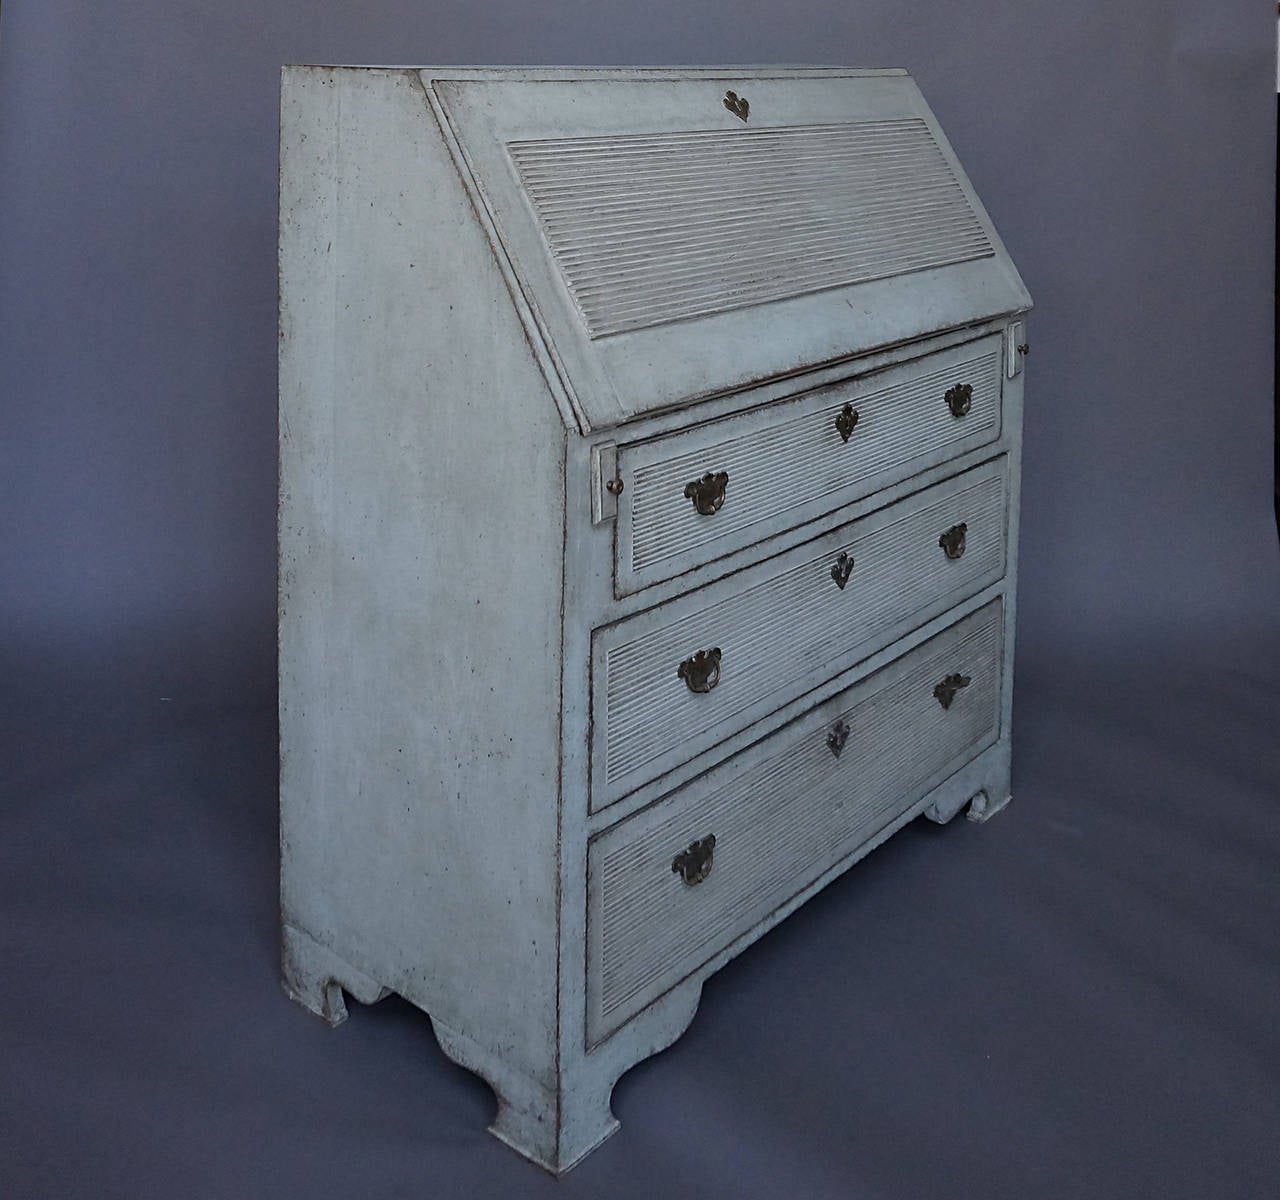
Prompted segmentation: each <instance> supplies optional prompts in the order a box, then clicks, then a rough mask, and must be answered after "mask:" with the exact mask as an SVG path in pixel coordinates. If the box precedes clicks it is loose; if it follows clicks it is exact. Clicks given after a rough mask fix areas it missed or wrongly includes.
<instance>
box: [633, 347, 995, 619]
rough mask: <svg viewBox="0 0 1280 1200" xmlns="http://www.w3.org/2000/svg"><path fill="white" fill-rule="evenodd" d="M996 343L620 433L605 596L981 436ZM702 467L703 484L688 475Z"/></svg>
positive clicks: (751, 538)
mask: <svg viewBox="0 0 1280 1200" xmlns="http://www.w3.org/2000/svg"><path fill="white" fill-rule="evenodd" d="M1001 342H1002V338H1001V337H1000V335H998V334H995V335H992V336H991V337H986V338H982V339H980V340H978V341H974V342H969V343H966V344H965V345H963V346H957V347H954V348H953V349H951V350H944V351H942V352H940V353H938V354H932V355H929V356H928V357H927V358H921V359H917V360H915V361H914V362H910V363H906V364H904V365H902V366H898V367H893V368H890V369H888V370H884V371H879V372H876V373H875V374H872V375H867V376H863V377H862V378H860V379H853V380H847V381H845V382H843V383H839V384H836V385H834V386H832V387H826V388H820V389H819V390H817V391H815V392H811V393H809V394H807V395H805V396H801V397H799V398H797V399H795V400H790V401H786V402H784V403H780V404H772V405H769V406H767V407H765V408H760V409H756V410H755V411H753V412H747V413H742V414H739V415H738V416H735V417H729V418H726V419H725V420H722V421H712V422H710V423H708V424H706V425H702V426H699V427H698V428H696V429H692V430H687V431H684V432H681V433H676V434H670V435H668V436H666V437H659V438H654V439H652V440H650V441H647V442H633V443H631V444H629V445H627V444H624V445H622V446H620V447H619V448H618V472H619V475H620V476H621V478H622V480H623V484H624V486H623V491H622V495H621V496H620V497H619V499H618V527H617V537H616V539H615V542H614V579H615V585H616V591H617V593H618V595H626V594H628V593H630V592H634V591H637V590H639V589H640V588H643V587H647V586H648V585H649V584H651V583H657V582H659V581H660V580H663V579H670V578H672V577H673V576H675V575H680V574H682V573H683V572H685V571H688V570H691V569H693V568H694V567H698V566H701V565H702V564H703V563H707V562H711V561H712V560H714V559H717V558H720V557H721V556H723V555H725V554H730V553H732V552H733V551H735V550H741V549H742V548H743V547H744V546H749V545H751V544H752V543H753V542H756V541H759V540H760V539H761V538H764V537H768V536H769V535H771V534H774V533H778V532H780V531H781V530H784V529H790V528H792V527H793V526H796V525H799V524H802V523H803V522H805V521H808V520H812V519H814V518H815V517H820V516H822V515H824V514H825V513H828V512H832V511H834V510H835V509H837V508H839V507H841V506H842V505H845V504H848V503H850V502H851V501H853V500H856V499H857V498H858V497H859V496H864V495H867V494H869V493H871V492H874V491H878V490H879V489H881V488H885V487H889V486H890V485H892V484H894V483H898V482H900V481H901V480H904V479H909V478H910V477H911V476H912V475H915V474H918V473H919V472H921V471H925V470H928V469H929V468H931V467H935V466H938V465H939V464H941V463H943V462H946V461H947V460H949V459H952V458H955V457H957V456H958V455H961V454H965V453H967V452H968V451H970V450H975V449H977V448H978V447H980V446H983V445H986V444H987V443H988V442H993V441H995V440H996V439H997V438H998V437H999V436H1000V395H1001V393H1000V384H1001V373H1000V367H1001ZM949 398H950V403H949ZM952 404H954V405H955V410H954V411H953V408H952ZM846 409H847V410H848V412H847V413H846V411H845V410H846ZM846 435H847V436H846ZM708 475H709V476H711V477H712V479H711V481H710V482H709V483H708V485H707V488H706V490H705V491H704V492H702V493H699V491H698V489H697V487H691V485H695V484H699V483H700V481H701V480H702V479H703V477H704V476H708ZM722 476H723V477H727V478H724V479H723V481H722V479H721V477H722ZM721 482H723V490H722V491H721V487H720V484H721ZM687 491H691V492H693V495H691V496H690V495H687V494H686V492H687ZM699 502H701V509H702V511H699Z"/></svg>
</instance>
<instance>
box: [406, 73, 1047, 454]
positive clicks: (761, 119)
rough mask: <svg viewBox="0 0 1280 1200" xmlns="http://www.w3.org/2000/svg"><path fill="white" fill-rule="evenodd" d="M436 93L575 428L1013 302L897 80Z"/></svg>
mask: <svg viewBox="0 0 1280 1200" xmlns="http://www.w3.org/2000/svg"><path fill="white" fill-rule="evenodd" d="M432 83H433V86H434V88H435V89H436V93H437V95H438V96H439V100H440V104H441V108H442V111H443V113H444V115H445V117H446V119H447V121H448V122H449V124H450V127H451V128H452V130H453V131H454V132H455V133H456V135H457V138H458V142H459V146H460V150H461V154H462V155H463V157H464V159H465V164H466V168H467V170H468V171H469V172H470V173H471V174H472V177H473V178H474V180H475V183H476V186H477V190H478V193H479V195H480V197H481V199H482V201H483V203H484V205H485V207H486V208H487V210H488V213H489V215H490V216H491V217H492V218H493V225H494V229H495V231H496V233H497V236H498V241H499V244H500V251H501V254H502V258H503V261H505V262H508V263H509V264H510V266H511V268H512V270H513V273H514V277H515V280H516V282H517V284H518V287H519V291H520V293H521V295H522V297H523V299H524V301H525V302H527V304H528V313H527V316H528V320H529V321H530V323H531V324H532V325H533V326H534V327H536V328H537V330H538V332H539V334H540V335H545V336H546V337H547V338H548V339H549V342H550V344H551V345H552V346H553V347H554V364H553V365H554V370H555V372H556V374H557V375H558V377H559V379H560V381H561V382H562V383H563V384H564V385H565V389H566V395H567V398H568V400H569V403H570V404H571V405H572V406H573V407H574V411H575V413H576V414H577V415H578V418H579V420H580V421H581V423H582V425H583V427H584V428H587V429H601V428H606V427H612V426H615V425H618V424H620V423H622V422H625V421H627V420H629V419H631V418H634V417H640V416H643V415H644V414H646V413H652V412H657V411H660V410H663V409H670V408H673V407H675V406H678V405H680V404H682V403H685V402H688V401H690V400H693V399H699V398H706V397H711V396H722V395H725V394H727V393H732V392H735V391H737V390H738V389H743V388H749V387H750V386H752V385H753V384H756V383H759V382H762V381H767V380H772V379H776V378H778V377H780V376H786V375H792V374H795V373H796V372H799V371H804V370H806V369H809V368H812V367H814V366H817V365H820V364H829V363H835V362H843V361H846V360H849V359H852V358H855V357H857V356H858V355H861V354H865V353H867V352H868V351H871V350H875V349H878V348H883V347H887V346H893V345H897V344H899V343H902V342H906V341H910V340H912V339H915V338H919V337H922V336H925V335H928V334H931V333H937V332H940V331H943V330H947V329H954V328H960V327H963V326H965V325H970V324H973V323H974V322H976V321H980V320H982V319H984V318H987V317H989V316H990V315H991V314H993V313H997V312H1011V311H1016V310H1018V309H1021V308H1023V307H1025V306H1026V300H1027V297H1026V292H1025V289H1024V288H1023V287H1022V282H1021V280H1020V279H1018V276H1017V272H1016V271H1015V270H1014V269H1013V265H1012V263H1011V262H1010V261H1009V259H1008V256H1007V254H1006V253H1005V251H1004V249H1003V247H1002V246H1001V245H1000V239H999V237H998V236H997V234H996V232H995V230H994V229H993V228H992V226H991V223H990V221H989V219H988V218H987V215H986V214H985V212H983V209H982V205H981V203H980V202H979V201H978V199H977V197H976V196H975V195H974V193H973V190H972V188H971V187H970V186H969V183H968V181H967V180H966V179H965V176H964V172H963V170H962V169H961V168H960V166H959V164H958V163H957V161H956V159H955V156H954V155H953V154H952V152H951V149H950V147H949V146H948V145H947V142H946V139H945V138H944V137H943V135H942V133H941V132H940V131H939V129H938V127H937V125H936V124H935V123H934V121H933V119H932V116H931V115H930V113H929V111H928V109H927V107H926V106H925V104H924V102H923V100H922V98H921V96H920V93H919V92H918V90H917V89H916V87H915V84H914V83H912V81H911V80H910V79H908V78H907V77H906V76H905V75H902V74H900V73H895V72H873V73H870V74H858V73H842V72H840V71H829V72H827V71H822V72H811V73H805V74H802V75H796V74H792V75H787V74H785V73H781V72H780V73H776V74H773V73H770V72H764V73H755V74H751V75H750V76H749V77H748V78H745V79H741V80H735V79H733V78H732V77H731V76H725V75H722V76H719V77H715V78H688V77H686V78H672V77H662V78H659V77H653V78H648V79H631V80H625V81H605V80H601V79H585V80H580V81H575V82H573V83H570V82H569V81H565V80H555V79H547V80H523V81H518V82H515V83H513V84H511V85H510V86H505V87H499V86H497V85H495V84H493V83H491V82H488V81H483V80H474V79H447V78H438V77H433V79H432ZM747 403H749V401H747Z"/></svg>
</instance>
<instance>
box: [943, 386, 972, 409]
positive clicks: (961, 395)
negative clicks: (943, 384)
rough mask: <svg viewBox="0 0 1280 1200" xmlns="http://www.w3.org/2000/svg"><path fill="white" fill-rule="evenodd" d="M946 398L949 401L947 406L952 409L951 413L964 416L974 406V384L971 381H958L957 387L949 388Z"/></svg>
mask: <svg viewBox="0 0 1280 1200" xmlns="http://www.w3.org/2000/svg"><path fill="white" fill-rule="evenodd" d="M944 398H945V400H946V402H947V407H948V408H949V409H950V410H951V415H952V416H953V417H963V416H964V415H965V413H967V412H968V411H969V409H970V408H972V407H973V385H972V384H970V383H957V384H956V385H955V387H951V388H947V394H946V396H945V397H944Z"/></svg>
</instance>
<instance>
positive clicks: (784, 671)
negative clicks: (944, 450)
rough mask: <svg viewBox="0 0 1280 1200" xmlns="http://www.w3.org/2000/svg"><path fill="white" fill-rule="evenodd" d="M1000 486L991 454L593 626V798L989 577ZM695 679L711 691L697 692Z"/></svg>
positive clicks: (999, 468)
mask: <svg viewBox="0 0 1280 1200" xmlns="http://www.w3.org/2000/svg"><path fill="white" fill-rule="evenodd" d="M1006 488H1007V460H1006V459H1005V458H1004V457H1001V458H998V459H994V460H993V461H991V462H989V463H985V464H983V465H982V466H980V467H976V468H974V469H973V470H971V471H966V472H964V473H963V474H961V475H957V476H955V477H954V478H952V479H948V480H945V481H944V482H942V483H940V484H936V485H935V486H934V487H932V488H929V489H926V490H925V491H923V492H919V493H917V494H916V495H914V496H909V497H907V498H906V499H905V500H901V501H899V502H898V503H897V504H893V505H890V506H889V507H887V508H885V509H882V510H881V511H880V512H877V513H872V514H871V515H869V516H866V517H863V518H861V519H859V520H857V521H852V522H850V523H848V524H846V525H843V526H840V527H839V528H837V529H835V530H833V531H832V532H831V533H829V534H826V535H825V536H823V537H821V538H818V539H816V540H815V541H812V542H808V543H805V544H804V545H802V546H799V547H796V548H795V549H794V550H791V551H788V552H787V553H786V554H781V555H778V556H777V557H776V558H773V559H770V560H768V561H767V562H765V563H761V564H759V565H758V566H756V567H753V568H751V569H750V570H748V571H743V572H740V573H739V574H737V575H733V576H730V577H729V578H728V579H724V580H721V581H719V582H717V583H715V584H711V585H709V586H707V587H705V588H702V589H699V590H698V591H696V592H693V593H690V594H689V595H687V596H683V597H681V598H679V599H678V600H674V601H672V602H670V603H668V604H664V605H662V606H661V607H660V608H657V609H654V610H651V611H649V612H646V613H641V614H639V615H637V616H635V617H632V618H630V619H628V620H626V621H622V622H620V623H619V624H617V625H614V626H611V627H608V628H606V629H602V630H598V631H597V632H596V634H595V636H594V638H593V644H592V676H593V696H592V711H593V718H594V720H593V729H594V731H595V744H594V745H593V748H592V761H593V781H592V784H593V786H592V798H591V806H592V809H593V810H596V809H599V808H602V807H604V806H605V805H606V804H610V803H613V802H614V801H616V800H618V799H620V798H621V797H622V796H623V795H625V794H626V793H627V792H629V791H632V790H634V789H635V788H637V787H639V786H640V785H641V784H643V783H647V782H648V781H649V780H651V779H655V778H657V777H658V776H659V775H661V774H663V773H664V772H666V771H668V770H670V769H671V768H673V767H675V766H677V765H679V764H680V763H682V762H687V761H688V760H689V759H691V758H693V757H694V756H695V755H696V754H699V753H701V752H702V751H704V750H707V749H709V748H711V747H712V746H714V745H715V744H716V743H717V742H720V741H722V740H723V739H724V738H726V737H728V736H730V735H731V734H733V733H735V732H737V731H738V730H740V729H744V728H746V726H747V725H749V724H751V723H752V722H753V721H755V720H758V719H759V718H760V717H762V716H764V715H766V714H767V713H769V712H772V711H773V710H775V709H777V708H779V707H781V706H782V705H783V704H786V703H789V702H790V701H792V700H794V699H795V698H796V697H797V696H800V695H803V694H804V692H805V691H807V690H809V689H810V688H812V687H816V686H818V685H819V684H820V683H822V682H824V681H825V680H827V679H830V678H831V677H832V676H833V675H836V674H838V673H839V672H840V671H842V670H845V669H847V668H848V667H851V666H852V665H853V664H854V663H856V662H858V661H859V659H862V658H865V657H867V655H869V654H872V653H874V652H875V651H876V650H878V649H880V648H881V647H882V646H885V645H888V644H889V642H890V641H892V640H893V639H894V638H895V637H900V636H902V634H904V633H906V632H908V631H909V630H911V629H913V628H915V627H916V626H918V625H920V624H921V623H923V622H924V621H926V620H928V619H930V618H931V617H933V616H936V615H937V614H938V613H941V612H943V611H945V610H946V609H947V608H948V607H950V606H951V605H952V604H954V603H956V602H957V601H958V600H960V599H962V598H963V597H965V596H968V595H973V594H975V593H976V592H978V591H979V590H981V589H982V588H983V587H986V586H987V585H988V584H990V583H993V582H994V581H995V580H997V579H999V578H1000V576H1001V575H1002V574H1003V573H1004V564H1005V525H1006V522H1005V493H1006ZM961 524H964V525H965V527H966V528H965V532H964V548H963V551H962V552H961V554H960V557H958V558H952V557H949V556H948V553H947V551H946V550H945V549H943V548H942V546H941V545H940V544H939V543H940V539H941V537H942V535H943V534H945V533H946V532H947V531H948V530H950V529H953V528H958V526H959V525H961ZM956 549H957V547H953V552H954V551H955V550H956ZM841 555H845V556H846V557H845V558H843V559H842V558H841ZM850 560H851V563H852V565H850ZM840 571H845V572H847V574H845V578H844V585H843V587H841V586H840V585H839V584H838V582H837V580H836V577H835V575H833V572H840ZM713 651H717V652H718V660H719V661H718V665H716V666H714V667H711V666H710V664H709V662H708V659H707V658H706V657H705V656H708V655H710V654H711V652H713ZM699 652H702V653H703V654H704V658H703V659H702V660H698V658H697V656H698V654H699ZM690 660H692V661H691V665H690V666H689V667H687V668H684V675H683V676H682V674H681V670H682V664H683V663H686V662H687V661H690ZM699 667H702V668H703V670H704V673H706V674H707V675H708V678H707V679H706V680H703V679H701V678H700V677H699V675H698V670H697V669H698V668H699ZM690 676H692V677H690ZM698 686H702V687H704V688H707V687H708V686H709V690H702V691H697V690H694V688H695V687H698Z"/></svg>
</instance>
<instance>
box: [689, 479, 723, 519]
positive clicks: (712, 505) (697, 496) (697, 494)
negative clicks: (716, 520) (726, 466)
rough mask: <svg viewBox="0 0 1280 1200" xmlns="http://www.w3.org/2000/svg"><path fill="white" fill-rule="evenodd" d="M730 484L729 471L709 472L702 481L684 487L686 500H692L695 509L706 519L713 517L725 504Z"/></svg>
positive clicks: (695, 481) (697, 480)
mask: <svg viewBox="0 0 1280 1200" xmlns="http://www.w3.org/2000/svg"><path fill="white" fill-rule="evenodd" d="M728 483H729V472H728V471H708V472H707V473H706V474H705V475H704V476H703V477H702V478H701V479H694V480H691V481H690V482H689V483H686V484H685V485H684V495H685V499H686V500H692V501H693V507H694V508H696V509H697V510H698V512H700V513H701V514H702V515H703V516H704V517H710V516H713V515H714V514H716V513H718V512H719V511H720V506H721V505H722V504H723V503H724V489H725V488H726V487H727V486H728Z"/></svg>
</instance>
